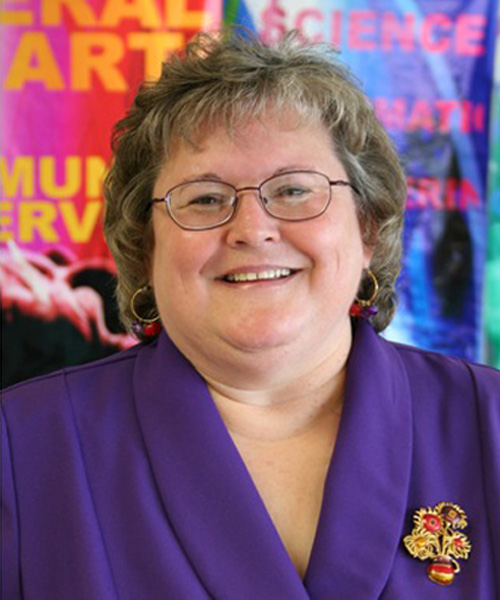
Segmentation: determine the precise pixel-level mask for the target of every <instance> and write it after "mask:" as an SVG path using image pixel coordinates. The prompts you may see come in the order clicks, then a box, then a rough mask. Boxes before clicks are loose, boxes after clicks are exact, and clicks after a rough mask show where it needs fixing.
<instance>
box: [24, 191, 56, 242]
mask: <svg viewBox="0 0 500 600" xmlns="http://www.w3.org/2000/svg"><path fill="white" fill-rule="evenodd" d="M56 218H57V210H56V207H55V206H54V205H53V204H51V203H50V202H43V201H36V202H22V203H21V204H20V205H19V241H20V242H32V241H33V239H34V237H35V232H38V234H39V235H40V237H41V238H42V240H43V241H44V242H57V241H59V237H58V235H57V232H56V230H55V229H54V221H55V220H56Z"/></svg>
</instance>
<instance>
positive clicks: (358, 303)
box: [349, 269, 378, 319]
mask: <svg viewBox="0 0 500 600" xmlns="http://www.w3.org/2000/svg"><path fill="white" fill-rule="evenodd" d="M366 273H367V274H368V276H369V277H370V279H371V280H372V288H373V291H372V295H371V296H370V297H369V298H366V299H361V298H358V297H356V298H355V299H354V303H353V305H352V306H351V308H350V310H349V314H350V316H351V317H358V318H361V319H369V318H370V317H374V316H375V315H376V314H377V313H378V308H377V307H376V306H375V304H373V302H374V301H375V298H376V297H377V294H378V281H377V278H376V277H375V274H374V273H373V271H372V270H371V269H366Z"/></svg>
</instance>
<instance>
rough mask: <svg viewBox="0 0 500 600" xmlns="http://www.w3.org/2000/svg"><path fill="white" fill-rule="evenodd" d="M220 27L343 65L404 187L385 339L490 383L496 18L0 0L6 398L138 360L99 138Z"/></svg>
mask: <svg viewBox="0 0 500 600" xmlns="http://www.w3.org/2000/svg"><path fill="white" fill-rule="evenodd" d="M223 23H224V24H227V25H232V24H242V25H245V26H246V27H247V28H250V29H252V30H254V31H256V32H257V33H258V34H259V35H260V36H261V37H262V38H263V39H265V40H267V41H272V40H275V39H278V38H279V37H280V36H282V35H283V34H284V33H285V32H286V31H287V30H289V29H298V30H299V31H300V32H301V35H303V36H304V38H307V39H312V40H322V41H325V42H328V43H331V44H334V45H335V46H337V47H338V49H339V51H340V52H341V58H342V59H343V60H344V61H345V62H346V63H347V64H348V65H349V67H350V68H351V70H352V71H353V72H354V73H355V74H356V76H357V77H358V78H359V80H360V81H361V84H362V87H363V89H364V90H365V92H366V94H367V95H368V96H369V97H370V98H371V100H372V102H373V104H374V106H375V109H376V111H377V114H378V116H379V118H380V120H381V121H382V123H383V124H384V125H385V127H386V128H387V130H388V132H389V134H390V135H391V137H392V139H393V140H394V143H395V144H396V147H397V149H398V151H399V153H400V156H401V160H402V162H403V165H404V167H405V170H406V173H407V176H408V199H407V212H406V229H405V237H404V245H405V256H404V264H403V269H402V273H401V276H400V278H399V283H398V292H399V310H398V313H397V316H396V318H395V319H394V321H393V323H392V324H391V326H390V328H389V329H388V330H387V331H386V333H385V335H386V336H387V337H388V338H390V339H393V340H397V341H400V342H403V343H409V344H413V345H416V346H420V347H422V348H427V349H432V350H435V351H438V352H444V353H449V354H454V355H456V356H460V357H464V358H467V359H470V360H473V361H477V362H483V363H487V364H492V365H494V366H496V367H500V308H499V306H500V170H499V162H500V46H499V44H498V40H497V39H498V25H499V18H498V2H497V1H496V0H494V1H493V0H470V1H467V0H462V1H458V0H392V1H391V0H364V1H362V0H349V2H347V1H340V0H251V2H250V1H242V0H227V1H226V2H223V1H222V0H3V1H2V3H1V28H2V33H1V42H0V43H1V58H0V61H1V62H0V73H1V85H2V92H1V93H2V98H1V116H0V118H1V123H0V126H1V146H0V179H1V183H0V193H1V196H0V246H1V257H0V285H1V319H2V380H1V385H2V386H7V385H10V384H12V383H15V382H17V381H21V380H23V379H27V378H29V377H33V376H35V375H39V374H42V373H46V372H49V371H51V370H55V369H57V368H60V367H63V366H66V365H70V364H75V363H81V362H86V361H89V360H92V359H95V358H99V357H102V356H106V355H108V354H110V353H113V352H116V351H118V350H120V349H123V348H127V347H129V346H131V345H132V344H134V343H136V342H135V340H134V339H133V338H131V337H130V336H128V335H126V334H125V333H124V332H123V330H122V329H121V327H120V323H119V320H118V317H117V313H116V309H115V305H114V299H113V298H114V286H115V269H114V265H113V261H112V259H111V257H110V255H109V252H108V250H107V248H106V246H105V244H104V241H103V238H102V234H101V228H102V227H101V223H102V212H103V199H102V194H101V184H102V180H103V176H104V173H105V171H106V167H107V165H108V164H109V161H110V157H111V152H110V143H109V139H110V133H111V130H112V126H113V124H114V122H115V121H116V120H118V119H119V118H120V117H122V116H123V115H124V113H125V111H126V109H127V107H128V106H129V105H130V104H131V102H132V100H133V98H134V96H135V93H136V91H137V88H138V86H139V85H140V83H141V82H142V81H143V80H151V79H154V78H156V77H157V76H158V74H159V71H160V67H161V61H162V59H163V58H164V57H165V56H167V55H168V54H169V53H171V52H179V51H180V50H181V49H182V47H183V46H184V44H185V43H186V41H188V40H189V39H190V38H191V37H192V36H193V35H194V34H195V33H196V32H197V31H199V30H214V29H217V28H219V27H220V26H221V24H223ZM496 54H497V60H495V58H496V56H495V55H496Z"/></svg>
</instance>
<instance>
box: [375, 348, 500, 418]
mask: <svg viewBox="0 0 500 600" xmlns="http://www.w3.org/2000/svg"><path fill="white" fill-rule="evenodd" d="M383 344H386V345H389V346H390V347H391V350H392V351H394V352H395V353H396V355H397V356H398V358H399V360H400V362H401V364H402V365H403V368H404V370H405V372H406V376H407V379H408V381H409V385H410V388H411V390H412V396H413V398H414V400H415V402H417V403H418V404H419V405H420V406H428V405H429V404H438V405H441V407H442V408H441V410H442V411H443V414H450V415H451V414H452V413H458V414H464V413H465V412H467V408H469V409H470V410H471V411H475V412H476V414H477V415H478V417H479V419H480V420H482V421H483V422H484V423H485V424H486V425H487V426H488V427H489V428H491V427H494V426H495V423H497V424H498V426H499V427H500V371H498V370H497V369H495V368H493V367H490V366H487V365H481V364H477V363H473V362H471V361H468V360H464V359H461V358H457V357H455V356H451V355H444V354H439V353H437V352H431V351H427V350H421V349H419V348H414V347H411V346H405V345H403V344H398V343H394V342H388V341H386V340H384V341H383Z"/></svg>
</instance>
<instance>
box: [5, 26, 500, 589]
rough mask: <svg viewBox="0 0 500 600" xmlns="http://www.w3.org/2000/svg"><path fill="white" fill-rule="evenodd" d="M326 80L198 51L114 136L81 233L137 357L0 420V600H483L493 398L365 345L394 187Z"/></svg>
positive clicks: (287, 58)
mask: <svg viewBox="0 0 500 600" xmlns="http://www.w3.org/2000/svg"><path fill="white" fill-rule="evenodd" d="M332 54H333V53H332V52H331V51H328V50H327V49H325V48H323V47H316V46H303V45H299V44H298V43H297V41H296V40H295V38H294V37H293V36H289V37H287V38H286V39H285V40H284V41H283V42H281V44H279V45H278V46H276V47H271V48H270V47H266V46H264V45H262V44H261V43H259V42H258V41H256V40H252V39H248V38H243V37H229V38H225V37H222V38H211V37H208V36H204V35H202V36H200V37H198V38H197V39H196V40H195V41H193V42H192V43H191V44H189V45H188V47H187V50H186V53H185V56H183V57H182V58H176V57H173V58H171V59H170V61H169V62H167V63H166V64H165V65H164V68H163V73H162V76H161V78H160V80H159V81H158V82H157V83H155V84H152V85H147V86H145V87H144V88H143V89H142V90H141V91H140V92H139V94H138V95H137V98H136V100H135V104H134V106H133V108H132V109H131V111H130V113H129V114H128V116H127V117H126V118H125V119H123V120H122V121H121V122H120V123H119V124H118V127H117V131H116V136H115V140H114V150H115V160H114V164H113V167H112V169H111V171H110V174H109V176H108V179H107V182H106V198H107V213H106V223H105V230H106V235H107V240H108V243H109V245H110V247H111V249H112V252H113V254H114V256H115V259H116V263H117V266H118V272H119V290H118V300H119V304H120V307H121V311H122V315H123V320H124V322H125V323H126V324H127V325H128V326H129V327H130V328H131V329H134V330H135V331H136V333H137V334H138V335H139V336H140V337H143V338H147V337H149V339H150V341H151V338H156V339H153V341H151V343H149V344H142V345H138V346H137V347H134V348H133V349H131V350H128V351H126V352H122V353H120V354H118V355H116V356H114V357H112V358H110V359H106V360H104V361H100V362H98V363H94V364H91V365H86V366H83V367H78V368H74V369H69V370H67V371H65V372H63V373H57V374H55V375H51V376H47V377H43V378H40V379H38V380H37V381H36V382H32V383H26V384H21V385H19V386H17V387H15V388H13V389H12V390H11V391H9V392H7V394H6V395H5V399H4V406H3V413H4V424H3V427H4V428H5V429H4V435H3V441H4V442H5V450H4V453H3V457H2V458H3V460H4V484H3V490H2V492H3V496H4V509H5V516H4V521H3V523H4V535H5V541H4V543H5V545H4V548H6V549H7V550H6V551H5V554H4V557H3V558H4V569H5V571H4V572H5V576H4V583H3V585H4V593H5V594H6V596H5V597H6V598H9V600H10V599H17V598H21V597H22V598H26V599H31V598H36V599H37V600H38V599H39V598H50V599H51V600H58V599H64V600H66V599H69V598H71V600H75V599H79V598H82V599H83V598H85V599H94V598H95V599H99V600H101V599H108V598H110V599H111V598H113V599H114V598H120V599H124V598H130V599H134V600H136V599H139V598H140V599H143V598H144V599H148V600H155V599H160V598H161V599H174V600H181V599H182V600H183V599H186V600H198V599H200V600H201V599H206V598H216V599H217V600H222V599H228V600H238V599H242V600H256V599H259V600H281V599H282V600H299V599H301V600H306V599H307V598H311V599H314V600H320V599H321V600H322V599H325V600H326V599H328V600H332V599H334V598H339V599H345V598H354V599H372V598H373V599H374V598H383V599H385V600H393V599H401V598H405V599H410V600H412V599H415V600H416V599H419V600H420V599H422V598H426V599H432V598H442V597H444V594H445V593H449V594H450V596H449V597H453V598H454V599H458V598H460V599H464V600H465V599H467V600H470V599H471V598H474V599H476V600H489V599H491V600H492V599H493V598H495V597H497V596H496V594H498V593H500V579H499V577H500V563H499V560H500V545H499V537H500V536H498V534H496V533H495V532H498V531H500V520H499V519H500V510H499V508H500V473H499V470H500V444H499V434H500V403H499V397H498V396H499V391H498V390H499V389H500V376H499V374H498V373H497V372H496V371H494V370H493V369H489V368H488V367H483V366H478V365H471V364H468V363H465V362H462V361H460V360H458V359H454V358H450V357H444V356H438V355H436V354H430V353H424V352H422V351H419V350H416V349H411V348H406V347H402V346H399V345H395V344H391V343H388V342H386V341H384V340H383V339H381V338H380V337H379V336H378V335H377V334H376V331H380V330H382V329H384V327H385V326H386V325H387V324H388V323H389V321H390V319H391V316H392V314H393V310H394V290H393V286H394V280H395V278H396V275H397V272H398V269H399V260H400V251H401V235H400V234H401V224H402V215H403V207H404V201H405V184H404V176H403V174H402V172H401V169H400V167H399V165H398V161H397V158H396V156H395V154H394V151H393V149H392V147H391V144H390V143H389V141H388V138H387V136H386V134H385V133H384V131H383V130H382V128H381V126H380V125H379V124H378V122H377V121H376V119H375V117H374V114H373V111H372V109H371V107H370V106H369V104H368V102H367V100H366V99H365V97H364V96H363V95H362V94H361V93H360V92H359V90H358V89H357V88H356V87H355V85H354V84H353V82H352V80H351V79H350V77H349V76H348V74H347V72H346V71H345V70H344V68H343V67H341V66H340V65H339V64H338V62H337V61H336V59H335V57H334V56H333V55H332ZM356 298H358V300H356ZM375 305H376V307H375ZM377 310H378V312H377ZM375 313H376V314H375ZM370 320H371V324H370V322H369V321H370ZM160 323H161V327H159V324H160ZM159 329H161V331H160V332H159V335H157V334H158V330H159ZM420 508H422V509H423V510H421V511H420V512H417V514H416V516H415V520H413V515H414V513H415V511H416V510H418V509H420ZM464 511H465V512H464ZM467 524H468V527H467V528H465V526H466V525H467ZM461 530H464V531H461ZM471 544H472V547H473V548H472V552H470V545H471ZM469 554H470V557H469V558H468V560H463V559H465V558H466V557H467V556H468V555H469ZM412 555H413V556H412ZM415 557H416V558H420V559H426V560H427V562H428V564H429V565H430V566H429V577H428V576H427V575H426V564H423V563H422V562H420V561H419V560H415ZM458 559H460V561H459V560H458ZM460 566H461V572H460V573H458V569H459V568H460ZM455 574H456V576H455ZM452 579H454V581H453V582H452V586H453V591H450V592H444V590H443V588H442V587H441V586H440V585H437V583H440V584H446V583H450V581H451V580H452Z"/></svg>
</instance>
